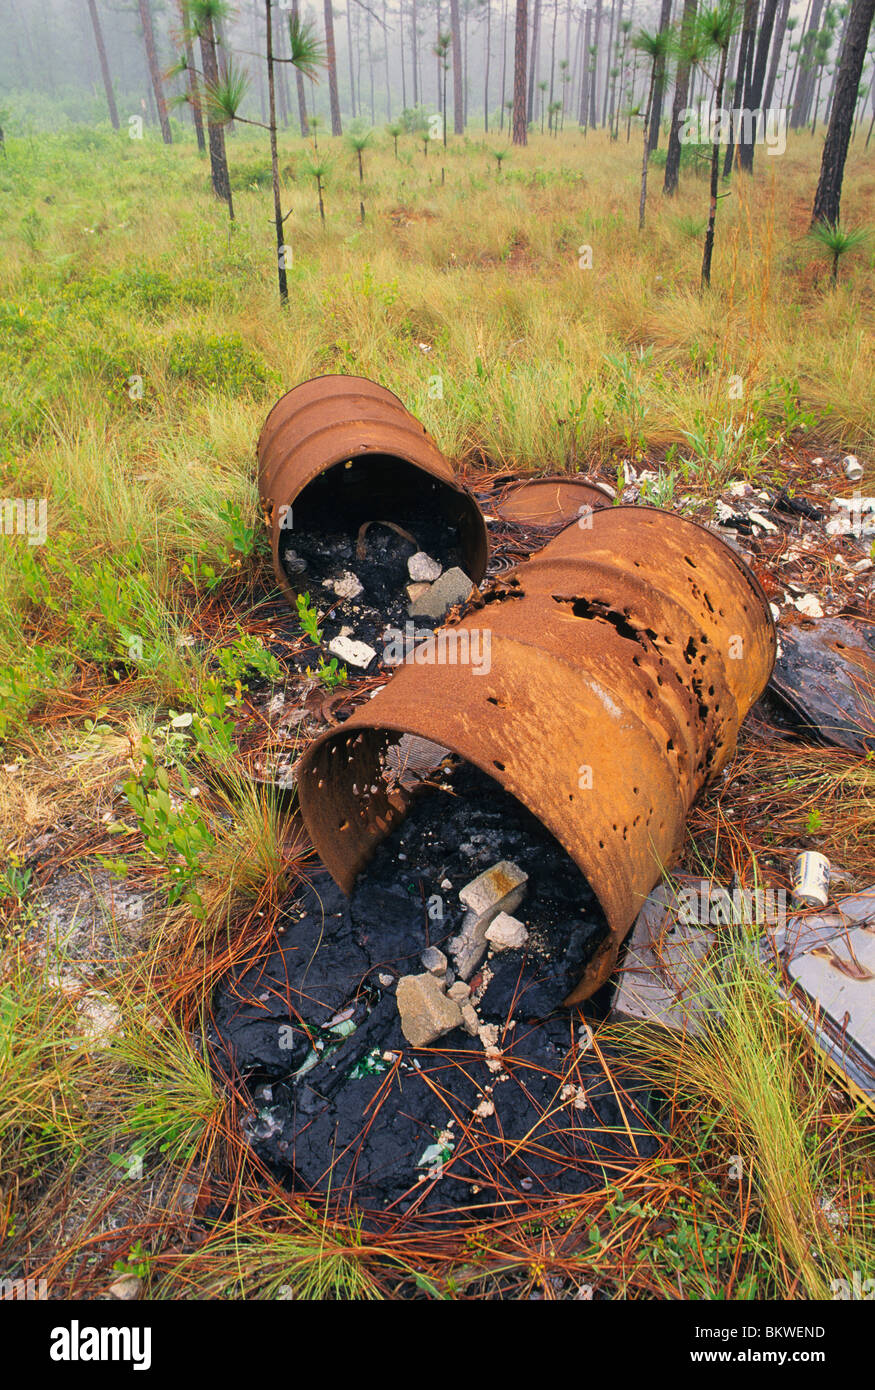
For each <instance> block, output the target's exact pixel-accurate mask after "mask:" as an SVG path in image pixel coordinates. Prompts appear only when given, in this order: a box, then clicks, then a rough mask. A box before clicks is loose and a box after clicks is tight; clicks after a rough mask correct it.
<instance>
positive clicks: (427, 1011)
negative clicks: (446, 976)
mask: <svg viewBox="0 0 875 1390" xmlns="http://www.w3.org/2000/svg"><path fill="white" fill-rule="evenodd" d="M396 998H397V1000H398V1012H399V1013H400V1015H401V1031H402V1033H403V1034H404V1036H405V1038H406V1039H407V1041H408V1042H409V1043H410V1044H411V1045H412V1046H413V1047H428V1045H429V1043H433V1042H435V1041H436V1040H437V1039H438V1038H441V1037H443V1035H444V1033H450V1032H452V1030H453V1029H454V1028H458V1027H459V1026H460V1024H461V1022H462V1012H461V1010H460V1008H459V1006H458V1004H457V1003H456V1002H455V1000H453V999H448V998H447V996H446V995H445V994H444V992H443V989H442V988H441V985H440V982H439V981H438V980H437V979H435V977H434V975H428V974H425V975H404V976H403V977H402V978H401V979H400V980H399V981H398V989H397V992H396Z"/></svg>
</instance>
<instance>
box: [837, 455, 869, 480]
mask: <svg viewBox="0 0 875 1390" xmlns="http://www.w3.org/2000/svg"><path fill="white" fill-rule="evenodd" d="M842 471H843V472H844V475H845V477H846V478H847V479H848V480H849V481H850V482H852V483H859V482H860V481H861V479H862V477H863V472H864V470H863V465H862V464H861V463H860V461H859V459H858V458H857V456H856V454H845V456H844V458H843V459H842Z"/></svg>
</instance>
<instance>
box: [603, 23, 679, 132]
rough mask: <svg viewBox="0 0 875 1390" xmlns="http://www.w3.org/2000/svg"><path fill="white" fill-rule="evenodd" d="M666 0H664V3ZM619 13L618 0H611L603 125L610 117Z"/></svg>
mask: <svg viewBox="0 0 875 1390" xmlns="http://www.w3.org/2000/svg"><path fill="white" fill-rule="evenodd" d="M664 3H665V0H663V4H664ZM616 13H617V0H611V20H610V23H609V25H608V49H607V53H606V55H605V56H606V58H607V63H606V65H605V92H604V100H603V101H602V126H604V125H605V124H606V123H607V119H608V97H609V96H610V92H611V68H612V67H613V65H614V19H615V18H616Z"/></svg>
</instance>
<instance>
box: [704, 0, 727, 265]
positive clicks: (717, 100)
mask: <svg viewBox="0 0 875 1390" xmlns="http://www.w3.org/2000/svg"><path fill="white" fill-rule="evenodd" d="M732 8H734V6H733V7H732ZM731 12H732V10H730V14H731ZM728 58H729V44H728V43H727V45H726V47H725V48H724V49H723V50H722V52H721V54H720V71H719V75H718V77H717V90H716V92H715V93H714V105H715V107H716V108H717V110H718V111H719V110H720V108H721V107H722V105H723V86H724V83H725V82H726V63H727V60H728ZM712 133H713V132H712ZM719 179H720V146H719V145H718V143H717V141H716V140H715V141H714V142H713V146H712V149H711V190H710V201H709V205H708V228H707V231H706V232H705V249H704V251H703V253H702V282H701V288H702V289H710V288H711V257H712V255H713V254H714V227H715V225H716V222H717V188H718V183H719Z"/></svg>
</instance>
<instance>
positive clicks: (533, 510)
mask: <svg viewBox="0 0 875 1390" xmlns="http://www.w3.org/2000/svg"><path fill="white" fill-rule="evenodd" d="M611 505H612V500H611V495H610V493H609V492H608V491H607V489H605V488H603V487H602V486H600V485H599V484H598V483H593V482H591V481H590V480H589V479H588V478H575V477H568V476H565V477H563V476H562V475H560V474H555V475H554V474H551V475H550V476H549V477H546V478H527V479H514V480H513V481H512V482H510V483H508V484H507V485H503V486H499V487H498V488H497V490H496V493H495V501H493V502H491V503H490V506H491V508H492V510H493V512H494V513H495V515H496V516H500V517H501V519H502V521H511V522H513V523H514V524H515V525H517V526H559V525H563V524H564V525H566V526H567V525H569V524H570V523H571V522H573V521H578V520H579V519H580V518H581V517H582V516H586V515H588V514H590V513H592V512H594V511H599V510H600V509H601V508H602V507H610V506H611Z"/></svg>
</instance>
